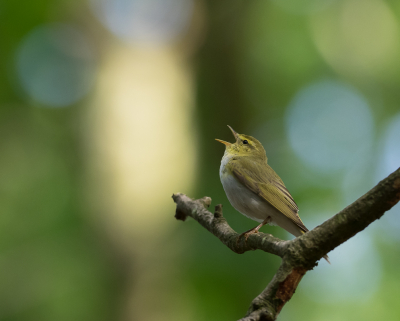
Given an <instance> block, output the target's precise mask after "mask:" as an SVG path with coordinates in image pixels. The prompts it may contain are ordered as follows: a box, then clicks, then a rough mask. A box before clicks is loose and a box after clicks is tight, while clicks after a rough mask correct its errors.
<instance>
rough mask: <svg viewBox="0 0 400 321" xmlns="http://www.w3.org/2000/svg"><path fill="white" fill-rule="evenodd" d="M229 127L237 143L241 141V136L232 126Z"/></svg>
mask: <svg viewBox="0 0 400 321" xmlns="http://www.w3.org/2000/svg"><path fill="white" fill-rule="evenodd" d="M228 127H229V129H230V130H231V132H232V134H233V136H235V139H236V141H237V140H238V139H239V134H238V133H237V132H235V131H234V130H233V128H232V127H231V126H229V125H228Z"/></svg>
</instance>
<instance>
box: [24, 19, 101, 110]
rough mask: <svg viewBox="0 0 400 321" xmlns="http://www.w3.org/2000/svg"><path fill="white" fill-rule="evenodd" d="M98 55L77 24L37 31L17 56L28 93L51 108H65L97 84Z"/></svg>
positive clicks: (28, 38) (47, 26)
mask: <svg viewBox="0 0 400 321" xmlns="http://www.w3.org/2000/svg"><path fill="white" fill-rule="evenodd" d="M96 65H97V64H96V55H95V51H94V50H93V48H92V46H91V44H90V41H89V39H88V38H87V37H85V35H84V33H83V32H82V31H81V30H79V29H78V28H76V27H75V26H73V25H69V24H50V25H44V26H40V27H37V28H35V29H34V30H32V31H31V32H30V33H29V34H28V35H27V36H26V37H25V38H24V39H23V40H22V42H21V44H20V46H19V48H18V50H17V53H16V69H17V75H18V78H19V80H20V83H21V85H22V88H23V89H24V91H25V92H26V93H27V94H28V95H29V96H30V97H31V98H33V99H34V100H36V101H38V102H39V103H41V104H44V105H45V106H48V107H64V106H68V105H70V104H73V103H75V102H77V101H78V100H79V99H81V98H83V97H84V96H85V95H86V94H87V93H88V92H89V90H90V89H91V88H92V86H93V84H94V78H95V73H96Z"/></svg>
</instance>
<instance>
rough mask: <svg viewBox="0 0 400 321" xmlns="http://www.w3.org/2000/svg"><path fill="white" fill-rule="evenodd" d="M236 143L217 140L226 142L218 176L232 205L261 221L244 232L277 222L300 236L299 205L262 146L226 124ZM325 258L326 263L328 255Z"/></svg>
mask: <svg viewBox="0 0 400 321" xmlns="http://www.w3.org/2000/svg"><path fill="white" fill-rule="evenodd" d="M228 127H229V128H230V130H231V131H232V133H233V135H234V136H235V138H236V142H235V143H233V144H232V143H228V142H226V141H223V140H220V139H217V141H219V142H221V143H222V144H225V145H226V148H225V154H224V157H222V161H221V167H220V169H219V175H220V177H221V182H222V185H223V187H224V190H225V193H226V196H227V197H228V199H229V202H230V203H231V204H232V206H233V207H234V208H235V209H236V210H238V211H239V212H240V213H242V214H243V215H244V216H246V217H248V218H251V219H252V220H254V221H257V222H259V223H260V224H259V225H258V226H256V227H254V228H252V229H250V230H248V231H246V232H244V233H242V234H241V236H245V239H246V240H247V238H248V237H249V235H251V234H254V233H258V230H259V229H260V228H261V227H262V226H263V225H265V224H270V225H278V226H280V227H282V228H283V229H285V230H286V231H288V232H289V233H291V234H293V235H294V236H296V237H297V236H300V235H302V234H304V233H305V232H308V229H307V228H306V227H305V225H304V224H303V222H302V221H301V219H300V216H299V214H298V211H299V208H298V207H297V204H296V203H295V201H294V200H293V197H292V196H291V195H290V193H289V191H288V190H287V189H286V187H285V184H283V182H282V180H281V179H280V177H279V176H278V174H276V173H275V171H274V170H273V169H272V168H271V167H270V166H269V165H268V163H267V155H266V153H265V150H264V147H263V146H262V145H261V143H260V142H259V141H258V140H257V139H255V138H254V137H251V136H248V135H243V134H238V133H236V132H235V131H234V130H233V129H232V128H231V127H230V126H228ZM325 259H326V260H327V261H328V262H329V260H328V257H327V256H326V257H325Z"/></svg>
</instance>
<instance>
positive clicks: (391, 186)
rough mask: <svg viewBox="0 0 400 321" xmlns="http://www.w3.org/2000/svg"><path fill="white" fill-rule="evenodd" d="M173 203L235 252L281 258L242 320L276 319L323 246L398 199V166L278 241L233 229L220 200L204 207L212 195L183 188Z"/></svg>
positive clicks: (342, 237)
mask: <svg viewBox="0 0 400 321" xmlns="http://www.w3.org/2000/svg"><path fill="white" fill-rule="evenodd" d="M172 198H173V199H174V202H175V203H176V214H175V217H176V218H177V219H179V220H183V221H184V220H185V219H186V217H187V216H191V217H192V218H194V219H195V220H196V221H198V222H199V223H200V224H201V225H202V226H203V227H205V228H206V229H207V230H208V231H210V232H211V233H212V234H214V235H215V236H216V237H218V238H219V239H220V240H221V242H222V243H224V244H225V245H226V246H228V247H229V248H230V249H231V250H232V251H234V252H236V253H244V252H246V251H250V250H257V249H259V250H263V251H265V252H268V253H271V254H275V255H278V256H279V257H281V258H282V263H281V265H280V267H279V269H278V271H277V272H276V274H275V276H274V277H273V279H272V280H271V282H270V283H269V284H268V286H267V287H266V288H265V290H264V291H263V292H262V293H261V294H259V295H258V296H257V297H256V298H255V299H254V300H253V302H252V303H251V305H250V308H249V310H248V311H247V315H246V316H245V317H244V318H243V319H240V320H241V321H258V320H260V321H261V320H276V318H277V316H278V314H279V312H280V311H281V310H282V308H283V306H284V305H285V303H286V302H287V301H289V300H290V298H291V297H292V295H293V294H294V292H295V290H296V288H297V286H298V284H299V283H300V281H301V279H302V277H303V276H304V274H305V273H306V272H307V271H308V270H311V269H312V268H313V267H314V266H315V265H316V263H317V261H318V260H319V259H321V258H322V257H323V256H324V255H326V254H327V253H328V252H330V251H332V250H333V249H334V248H336V247H337V246H339V245H340V244H342V243H344V242H346V241H347V240H348V239H350V238H351V237H353V236H354V235H355V234H357V233H358V232H360V231H362V230H363V229H365V228H366V227H367V226H368V225H369V224H371V223H372V222H374V221H375V220H377V219H379V218H380V217H381V216H382V215H383V214H384V213H385V212H386V211H388V210H389V209H391V208H392V207H393V206H394V205H396V204H397V203H398V202H399V200H400V168H399V169H397V170H396V171H395V172H393V173H392V174H390V175H389V176H388V177H386V178H385V179H384V180H382V181H381V182H380V183H379V184H378V185H376V186H375V187H374V188H372V189H371V190H370V191H369V192H367V193H366V194H364V195H363V196H361V197H360V198H359V199H358V200H356V201H355V202H354V203H352V204H351V205H349V206H347V207H346V208H345V209H343V210H342V211H340V212H339V213H337V214H336V215H334V216H333V217H331V218H330V219H328V220H327V221H325V222H324V223H322V224H321V225H320V226H317V227H316V228H314V229H313V230H311V231H309V232H307V233H306V234H304V235H302V236H300V237H298V238H295V239H294V240H291V241H282V240H280V239H278V238H276V237H273V236H272V235H269V234H264V233H258V234H252V235H250V237H249V238H248V240H247V242H245V241H244V238H240V240H239V239H238V237H239V234H238V233H236V232H235V231H234V230H233V229H232V228H231V227H230V226H229V224H228V223H227V221H226V220H225V219H224V217H223V215H222V205H217V206H216V207H215V213H214V214H213V213H211V212H209V211H208V210H207V208H208V207H209V206H210V204H211V198H209V197H204V198H202V199H199V200H193V199H191V198H189V197H188V196H186V195H184V194H180V193H177V194H174V195H172Z"/></svg>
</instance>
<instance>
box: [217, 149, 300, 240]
mask: <svg viewBox="0 0 400 321" xmlns="http://www.w3.org/2000/svg"><path fill="white" fill-rule="evenodd" d="M229 160H230V157H227V156H225V155H224V157H223V158H222V161H221V167H220V170H219V175H220V178H221V182H222V186H223V187H224V190H225V193H226V196H227V197H228V199H229V202H230V203H231V204H232V206H233V207H234V208H235V209H236V210H237V211H239V212H240V213H242V214H243V215H244V216H246V217H248V218H250V219H252V220H254V221H256V222H260V223H261V222H262V221H264V220H265V219H266V218H267V217H268V216H269V217H270V218H271V219H272V221H271V222H270V223H269V224H270V225H278V226H280V227H282V228H284V229H285V230H286V231H288V232H289V233H291V234H293V235H295V236H299V235H301V234H302V233H301V230H300V229H299V228H298V227H297V225H296V224H294V223H293V222H292V221H291V220H290V219H288V218H287V217H286V216H285V215H284V214H282V213H281V212H279V211H278V210H277V209H276V208H275V207H273V206H272V205H270V204H269V203H268V202H266V201H265V200H263V199H262V198H261V197H259V196H258V195H256V194H254V193H253V192H252V191H250V190H249V189H248V188H246V187H245V186H243V185H242V184H241V183H239V182H238V181H237V180H236V178H235V177H234V176H233V175H231V174H230V173H228V171H227V170H225V165H226V164H227V163H228V162H229Z"/></svg>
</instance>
